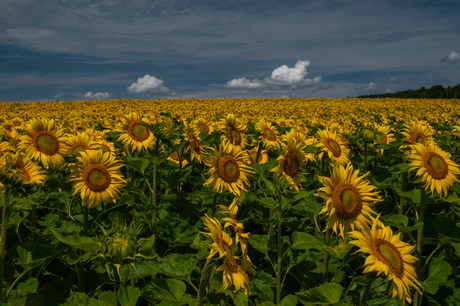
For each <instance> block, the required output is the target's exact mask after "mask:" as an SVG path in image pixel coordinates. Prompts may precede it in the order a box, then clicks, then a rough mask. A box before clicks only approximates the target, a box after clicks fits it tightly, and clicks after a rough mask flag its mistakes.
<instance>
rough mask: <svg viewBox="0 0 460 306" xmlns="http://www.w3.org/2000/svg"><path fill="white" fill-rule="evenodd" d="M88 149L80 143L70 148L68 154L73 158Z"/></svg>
mask: <svg viewBox="0 0 460 306" xmlns="http://www.w3.org/2000/svg"><path fill="white" fill-rule="evenodd" d="M88 149H89V147H87V146H86V145H84V144H82V143H79V144H76V145H73V146H72V148H71V149H70V152H72V154H73V155H75V156H80V153H81V152H83V151H85V150H88Z"/></svg>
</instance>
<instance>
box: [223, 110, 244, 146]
mask: <svg viewBox="0 0 460 306" xmlns="http://www.w3.org/2000/svg"><path fill="white" fill-rule="evenodd" d="M219 128H220V130H221V131H223V133H224V134H223V135H222V142H224V143H225V144H226V143H231V144H232V145H234V146H238V147H240V148H241V149H244V148H245V147H246V145H247V142H248V141H247V136H246V134H245V133H246V125H245V124H243V123H241V122H240V120H238V119H237V118H236V117H235V115H233V114H228V115H227V117H226V118H224V119H222V120H221V122H220V124H219Z"/></svg>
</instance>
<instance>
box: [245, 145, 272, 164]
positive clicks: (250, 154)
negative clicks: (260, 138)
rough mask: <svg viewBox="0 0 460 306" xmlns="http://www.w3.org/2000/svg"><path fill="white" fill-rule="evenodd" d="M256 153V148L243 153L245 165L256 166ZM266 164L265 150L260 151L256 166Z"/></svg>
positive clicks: (266, 155)
mask: <svg viewBox="0 0 460 306" xmlns="http://www.w3.org/2000/svg"><path fill="white" fill-rule="evenodd" d="M257 151H258V148H257V147H256V148H252V149H249V150H246V151H244V160H245V161H246V163H247V164H251V165H254V164H256V159H257ZM266 162H268V154H267V150H261V151H260V154H259V160H258V161H257V164H265V163H266Z"/></svg>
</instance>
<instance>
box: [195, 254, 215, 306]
mask: <svg viewBox="0 0 460 306" xmlns="http://www.w3.org/2000/svg"><path fill="white" fill-rule="evenodd" d="M211 263H212V258H209V259H208V260H206V263H205V264H204V267H203V270H202V271H201V279H200V287H199V289H198V296H197V298H196V306H202V305H203V298H204V293H205V291H206V286H207V285H208V283H209V278H210V276H211V275H210V273H208V272H207V269H208V267H209V265H210V264H211Z"/></svg>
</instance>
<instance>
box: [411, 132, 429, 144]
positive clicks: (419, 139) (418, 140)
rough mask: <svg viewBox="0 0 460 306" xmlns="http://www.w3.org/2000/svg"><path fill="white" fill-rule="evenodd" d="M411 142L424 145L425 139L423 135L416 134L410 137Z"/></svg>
mask: <svg viewBox="0 0 460 306" xmlns="http://www.w3.org/2000/svg"><path fill="white" fill-rule="evenodd" d="M412 142H414V143H421V144H425V143H426V137H425V135H423V134H421V133H416V134H414V136H412Z"/></svg>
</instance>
